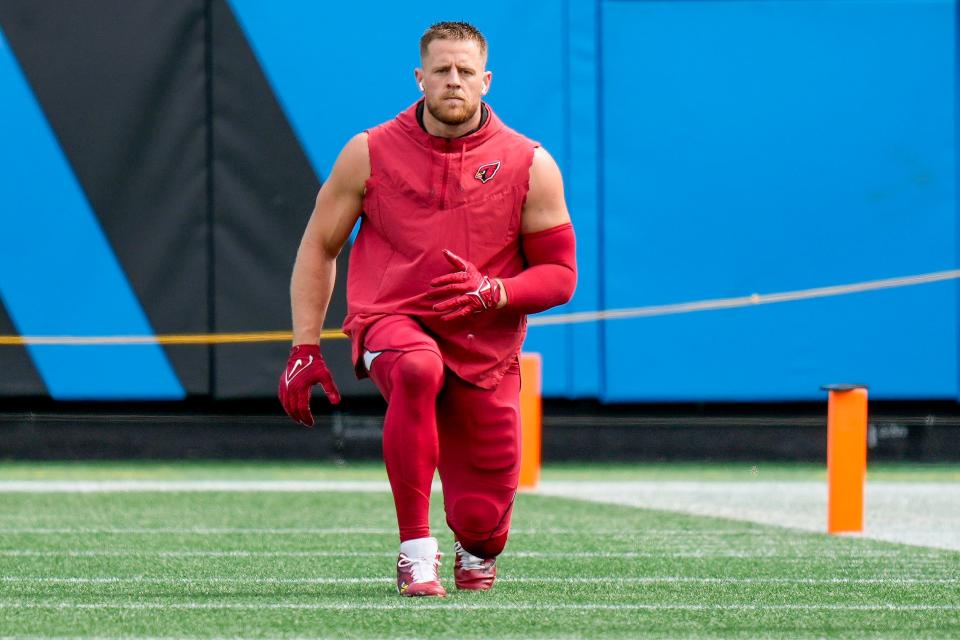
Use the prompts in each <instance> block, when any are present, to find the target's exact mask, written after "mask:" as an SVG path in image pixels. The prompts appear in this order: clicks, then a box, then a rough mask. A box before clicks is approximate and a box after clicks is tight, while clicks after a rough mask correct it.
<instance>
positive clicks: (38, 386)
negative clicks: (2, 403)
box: [0, 304, 47, 397]
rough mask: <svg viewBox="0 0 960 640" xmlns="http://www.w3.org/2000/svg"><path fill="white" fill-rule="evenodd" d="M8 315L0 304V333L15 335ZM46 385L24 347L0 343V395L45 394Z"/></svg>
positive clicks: (15, 331)
mask: <svg viewBox="0 0 960 640" xmlns="http://www.w3.org/2000/svg"><path fill="white" fill-rule="evenodd" d="M16 333H17V330H16V329H14V327H13V322H12V321H11V320H10V316H9V315H7V310H6V309H5V308H4V306H3V304H0V335H16ZM46 395H47V387H46V385H44V384H43V380H42V379H41V378H40V374H39V373H37V369H36V367H34V365H33V360H31V359H30V354H28V353H27V348H26V347H17V346H2V345H0V397H5V396H6V397H16V396H46Z"/></svg>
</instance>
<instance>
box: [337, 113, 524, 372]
mask: <svg viewBox="0 0 960 640" xmlns="http://www.w3.org/2000/svg"><path fill="white" fill-rule="evenodd" d="M418 105H419V103H417V104H414V105H413V106H411V107H410V108H409V109H407V110H406V111H404V112H403V113H401V114H400V115H398V116H397V117H396V118H394V119H393V120H390V121H388V122H385V123H383V124H381V125H380V126H378V127H376V128H374V129H370V130H369V132H368V138H367V141H368V145H369V149H370V179H369V180H368V181H367V184H366V193H365V195H364V199H363V215H362V216H361V223H360V231H359V233H358V235H357V238H356V241H355V242H354V245H353V247H352V248H351V250H350V266H349V270H348V274H347V316H346V318H345V319H344V326H343V329H344V331H345V332H346V333H347V335H349V336H350V338H351V340H352V341H353V361H354V365H355V367H356V370H357V375H358V376H359V377H365V376H366V375H367V372H366V370H365V368H364V366H363V361H362V356H363V338H364V334H365V333H366V329H367V328H368V327H369V326H370V325H372V324H373V323H374V322H376V321H377V320H379V319H380V318H382V317H384V316H386V315H392V314H402V315H408V316H411V317H414V318H416V319H417V320H419V321H420V323H421V324H422V325H423V326H424V327H425V328H426V330H427V332H428V333H429V334H430V335H431V336H433V337H434V338H435V339H436V341H437V344H438V345H439V347H440V351H441V353H442V354H443V357H444V361H445V363H446V365H447V366H448V367H449V368H450V369H451V370H452V371H453V372H454V373H455V374H457V375H458V376H459V377H461V378H462V379H464V380H466V381H467V382H469V383H471V384H474V385H477V386H479V387H483V388H493V387H496V386H497V384H498V383H499V382H500V379H501V378H502V377H503V374H504V373H505V372H506V370H507V368H508V367H509V366H510V365H511V363H512V362H513V359H514V356H515V355H516V354H517V353H518V352H519V350H520V346H521V344H522V343H523V338H524V335H525V332H526V322H527V319H526V316H525V315H523V314H520V313H517V312H515V311H512V310H511V309H510V308H509V306H508V307H505V308H503V309H498V310H492V311H487V312H484V313H481V314H476V315H473V316H468V317H467V318H463V319H461V320H455V321H452V322H444V321H442V320H440V318H439V315H440V314H438V313H436V312H434V311H433V308H432V307H433V304H434V302H432V301H429V300H425V299H424V298H423V295H424V294H425V293H426V292H427V291H428V290H429V289H430V280H432V279H433V278H436V277H437V276H440V275H443V274H445V273H450V270H451V268H450V264H449V263H448V262H447V261H446V259H444V257H443V254H442V251H443V249H449V250H451V251H453V252H454V253H456V254H457V255H460V256H462V257H464V258H466V259H467V260H469V261H470V262H472V263H474V264H475V265H476V266H477V268H478V269H479V270H480V272H481V273H485V274H487V275H489V276H490V277H502V278H509V277H512V276H515V275H517V274H518V273H520V271H522V270H523V268H524V261H523V256H522V254H521V250H520V215H521V212H522V210H523V204H524V201H525V200H526V196H527V191H528V190H529V187H530V165H531V163H532V162H533V152H534V149H535V148H536V147H537V146H538V145H537V143H535V142H533V141H532V140H529V139H527V138H525V137H524V136H522V135H520V134H518V133H516V132H515V131H513V130H512V129H510V128H509V127H507V126H506V125H504V124H503V123H502V122H501V121H500V119H499V118H497V116H496V115H495V114H494V113H493V111H492V110H491V109H489V107H488V109H487V112H488V116H487V119H486V121H485V122H484V123H483V125H482V126H481V127H480V128H479V129H477V130H476V131H474V132H473V133H471V134H469V135H466V136H463V137H461V138H454V139H448V138H438V137H436V136H432V135H430V134H428V133H427V132H426V131H424V130H423V128H422V127H421V126H420V123H419V122H418V120H417V107H418Z"/></svg>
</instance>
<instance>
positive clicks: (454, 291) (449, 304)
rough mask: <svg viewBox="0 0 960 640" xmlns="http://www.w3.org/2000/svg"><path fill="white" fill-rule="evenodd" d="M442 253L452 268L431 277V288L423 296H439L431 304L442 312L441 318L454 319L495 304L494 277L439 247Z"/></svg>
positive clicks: (497, 289) (434, 308)
mask: <svg viewBox="0 0 960 640" xmlns="http://www.w3.org/2000/svg"><path fill="white" fill-rule="evenodd" d="M443 257H445V258H446V259H447V262H449V263H450V264H451V265H453V267H454V268H455V269H456V271H454V272H453V273H448V274H447V275H445V276H440V277H439V278H434V279H433V280H431V281H430V286H431V287H432V289H431V290H430V291H428V292H427V295H426V298H427V300H442V302H438V303H437V304H435V305H433V310H434V311H437V312H439V313H442V314H444V315H441V316H440V319H441V320H446V321H450V320H456V319H458V318H463V317H465V316H468V315H471V314H473V313H480V312H482V311H489V310H490V309H496V308H497V304H498V303H499V302H500V286H499V285H498V284H497V282H496V281H494V280H491V279H490V278H489V277H488V276H485V275H483V274H482V273H480V271H478V270H477V268H476V267H475V266H474V265H473V264H472V263H470V262H468V261H466V260H464V259H463V258H461V257H460V256H458V255H457V254H455V253H453V252H452V251H450V250H448V249H444V250H443Z"/></svg>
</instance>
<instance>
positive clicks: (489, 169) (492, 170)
mask: <svg viewBox="0 0 960 640" xmlns="http://www.w3.org/2000/svg"><path fill="white" fill-rule="evenodd" d="M497 171H500V161H499V160H497V161H496V162H488V163H487V164H485V165H482V166H481V167H480V168H479V169H477V175H475V176H473V177H474V178H476V179H477V180H479V181H480V182H482V183H484V184H486V183H488V182H490V181H491V180H493V176H495V175H497Z"/></svg>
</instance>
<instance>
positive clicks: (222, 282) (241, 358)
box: [211, 0, 376, 398]
mask: <svg viewBox="0 0 960 640" xmlns="http://www.w3.org/2000/svg"><path fill="white" fill-rule="evenodd" d="M211 11H212V19H213V23H212V24H213V30H212V41H213V50H212V61H211V62H212V67H213V74H212V78H213V86H212V88H213V102H214V108H213V114H214V128H213V132H214V144H213V150H214V163H213V166H214V171H213V184H214V186H213V193H214V199H213V206H214V212H215V229H216V232H215V238H216V245H215V248H214V253H215V256H216V258H215V265H216V267H215V270H216V296H215V309H216V329H217V331H251V330H262V329H289V328H290V273H291V270H292V268H293V261H294V258H295V257H296V252H297V247H298V245H299V242H300V236H301V235H302V233H303V229H304V227H305V226H306V223H307V219H308V218H309V215H310V212H311V210H312V209H313V203H314V200H315V198H316V195H317V189H318V188H319V186H320V182H319V179H318V176H317V175H316V173H315V171H314V170H313V168H312V167H311V165H310V162H309V160H308V158H307V156H306V154H305V152H304V150H303V147H302V145H301V144H300V141H299V140H298V139H297V137H296V135H295V133H294V131H293V130H292V128H291V126H290V124H289V122H288V121H287V118H286V116H285V114H284V113H283V110H282V109H281V107H280V105H279V103H278V101H277V98H276V96H275V95H274V92H273V90H272V88H271V87H270V85H269V83H268V81H267V79H266V77H265V76H264V73H263V71H262V69H261V67H260V64H259V62H258V61H257V59H256V56H255V55H254V53H253V51H252V49H251V46H250V43H249V42H248V41H247V38H246V35H245V34H244V32H243V30H242V29H241V27H240V26H239V24H238V22H237V20H236V18H235V17H234V15H233V13H232V11H231V10H230V7H229V6H228V4H227V2H225V0H213V1H212V4H211ZM348 255H349V247H346V248H344V251H343V253H341V255H340V259H339V261H338V270H337V285H336V289H335V293H334V299H333V300H332V301H331V305H330V310H329V312H328V314H327V326H328V327H331V326H332V327H336V326H339V324H340V323H341V321H342V320H343V316H344V314H345V313H346V266H347V259H348ZM288 351H289V345H288V344H277V343H275V344H247V345H224V346H218V347H216V348H215V354H216V357H215V370H216V388H215V390H214V394H215V396H216V397H219V398H237V397H251V396H272V395H275V394H276V387H277V380H278V378H279V375H280V370H281V369H282V368H283V365H284V364H285V362H286V358H287V353H288ZM324 353H325V354H326V356H327V360H328V361H329V363H330V366H331V368H332V369H333V373H334V377H335V378H336V380H337V383H338V384H339V385H340V388H341V391H343V392H344V393H347V394H364V395H369V394H374V393H376V391H375V389H374V388H373V387H372V385H370V383H369V382H367V381H364V382H359V381H357V380H356V378H355V376H354V374H353V369H352V367H351V364H350V347H349V344H348V343H347V342H346V341H345V340H339V341H328V342H326V343H325V344H324Z"/></svg>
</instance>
